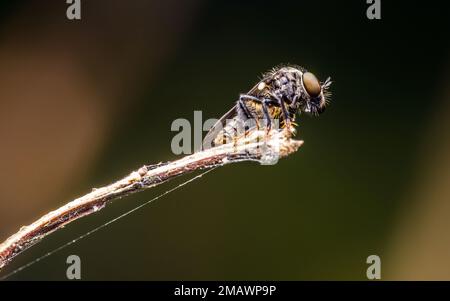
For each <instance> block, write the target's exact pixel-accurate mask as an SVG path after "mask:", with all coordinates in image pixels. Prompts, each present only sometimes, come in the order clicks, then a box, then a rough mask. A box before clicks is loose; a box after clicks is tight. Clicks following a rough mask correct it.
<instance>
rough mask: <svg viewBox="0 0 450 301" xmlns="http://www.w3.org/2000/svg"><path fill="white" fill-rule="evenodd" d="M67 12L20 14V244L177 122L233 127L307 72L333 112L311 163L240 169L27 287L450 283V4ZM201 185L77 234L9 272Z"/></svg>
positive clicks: (10, 177) (13, 13)
mask: <svg viewBox="0 0 450 301" xmlns="http://www.w3.org/2000/svg"><path fill="white" fill-rule="evenodd" d="M393 2H394V1H386V0H384V1H383V0H382V4H381V9H382V19H381V20H368V19H367V17H366V9H367V7H368V5H367V4H366V2H365V1H364V0H358V1H356V0H355V1H346V2H345V4H344V2H342V1H341V2H338V1H196V0H192V1H175V0H169V1H164V3H160V2H159V1H154V2H151V1H87V0H82V19H81V21H69V20H67V19H66V16H65V10H66V7H67V4H65V1H62V0H61V1H59V0H58V1H55V0H53V1H18V2H16V3H14V4H7V3H3V2H2V4H1V5H0V9H1V12H0V18H1V19H0V20H1V21H0V143H1V145H0V166H2V168H1V171H0V177H1V178H0V240H3V239H6V238H7V237H8V236H9V235H10V234H12V233H13V232H15V231H16V230H17V229H18V228H19V227H20V226H21V225H24V224H29V223H31V222H32V221H33V220H35V219H36V218H37V217H39V216H41V215H42V214H44V213H45V212H47V211H49V210H51V209H54V208H57V207H58V206H60V205H62V204H64V203H65V202H67V201H69V200H71V199H73V198H75V197H76V196H79V195H82V194H84V193H86V192H88V191H89V190H90V189H91V188H92V187H99V186H102V185H104V184H107V183H109V182H111V181H113V180H115V179H118V178H120V177H122V176H124V175H126V174H127V173H128V172H130V171H131V170H133V169H136V168H138V167H139V166H141V165H142V164H150V163H157V162H160V161H167V160H173V159H175V158H176V156H175V155H173V154H172V152H171V149H170V141H171V139H172V137H173V136H174V134H175V133H173V132H171V131H170V125H171V123H172V121H173V120H174V119H176V118H187V119H189V120H193V111H194V110H202V111H203V116H204V118H205V119H206V118H218V117H220V116H221V115H222V114H223V113H225V112H226V111H227V110H228V109H229V108H230V107H231V106H232V105H233V102H234V101H235V100H236V99H237V96H238V94H239V93H242V92H246V91H247V90H249V89H250V88H251V87H252V86H253V85H254V84H255V83H256V82H257V81H258V78H259V76H260V75H261V73H263V72H265V71H267V70H268V69H270V68H272V67H273V66H276V65H279V64H280V63H294V64H298V65H301V66H303V67H305V68H307V69H309V70H310V71H312V72H314V73H315V74H316V75H317V76H318V77H319V78H320V79H322V80H324V79H325V78H326V77H327V76H331V77H332V79H333V81H334V83H333V85H332V87H331V91H332V93H333V97H332V100H331V104H330V106H329V107H328V109H327V111H326V112H325V113H324V114H323V115H321V116H320V117H318V118H311V117H307V116H302V117H301V118H300V120H299V123H300V126H299V136H300V137H301V139H303V140H305V144H304V146H303V147H302V148H301V149H300V151H299V152H298V153H296V154H295V155H293V156H290V157H289V158H287V159H284V160H282V161H280V162H279V163H278V164H277V165H275V166H259V165H257V164H254V163H253V164H251V163H242V164H238V165H231V166H226V167H223V168H219V169H217V170H216V171H214V172H212V173H210V174H208V175H207V176H205V177H203V178H202V179H201V180H198V181H195V182H194V183H192V184H189V185H188V186H186V187H184V188H182V189H180V190H177V191H176V192H173V193H171V194H169V195H168V196H166V197H164V198H163V199H160V200H158V201H157V202H156V203H153V204H152V205H150V206H147V207H145V208H144V209H142V210H140V211H138V212H136V213H134V214H132V215H130V216H128V217H126V218H124V219H122V220H120V221H119V222H117V223H114V224H112V225H111V226H108V227H107V228H105V229H103V230H101V231H99V232H97V233H95V234H93V235H92V236H90V237H88V238H86V239H83V240H81V241H79V242H78V243H76V244H75V245H72V246H69V247H68V248H66V249H64V250H63V251H61V252H59V253H57V254H54V255H52V256H50V257H49V258H47V259H45V260H43V261H41V262H39V263H37V264H35V265H33V266H32V267H30V268H28V269H26V270H24V271H22V272H20V273H18V274H16V275H15V276H14V277H12V278H11V279H15V280H26V279H33V280H38V279H39V280H42V279H43V280H49V279H56V280H64V279H65V270H66V267H67V265H66V264H65V259H66V258H67V256H68V255H70V254H76V255H79V256H80V257H81V261H82V279H84V280H113V279H114V280H120V279H125V280H128V279H130V280H184V279H186V280H212V279H220V280H310V279H314V280H324V279H326V280H332V279H337V280H344V279H352V280H354V279H356V280H359V279H361V280H363V279H366V268H367V264H366V258H367V257H368V256H369V255H371V254H377V255H379V256H380V257H381V260H382V277H383V279H402V280H403V279H450V258H448V255H447V254H448V251H450V238H449V237H450V236H449V235H448V234H449V230H450V222H449V221H447V220H448V218H447V215H448V212H450V211H449V210H450V208H449V207H450V205H449V204H448V200H449V199H450V191H449V188H448V183H449V181H450V174H449V172H448V170H450V156H449V155H448V154H449V150H450V141H449V135H448V129H450V124H449V120H450V106H449V104H448V101H449V100H450V99H449V98H450V90H449V85H448V84H449V77H450V74H449V67H450V66H449V38H448V37H449V28H450V27H449V25H450V24H449V23H450V22H449V12H448V9H447V8H446V7H443V6H441V4H440V3H443V2H438V1H426V2H424V1H421V2H417V3H414V2H410V1H395V4H394V3H393ZM186 179H187V178H183V179H177V180H176V181H174V182H171V183H168V184H165V185H163V186H161V187H157V188H155V189H151V190H148V191H146V192H144V193H139V194H137V195H133V196H130V197H127V198H124V199H121V200H119V201H116V202H114V203H112V204H111V205H110V206H107V208H106V209H105V210H102V211H101V212H100V213H98V214H95V215H93V216H90V217H87V218H84V219H82V220H79V221H77V222H76V223H74V224H71V225H69V226H68V227H66V228H65V229H64V230H62V231H58V232H57V233H55V234H53V235H51V236H50V237H48V238H46V239H45V240H44V241H43V242H41V243H40V244H38V245H36V246H35V247H33V248H32V249H30V250H28V251H27V252H26V253H24V254H23V255H21V256H20V257H18V258H17V259H16V260H15V261H14V262H13V263H12V264H11V265H10V266H8V268H7V269H5V272H7V271H12V270H13V269H15V268H17V267H19V266H21V265H22V264H25V263H27V262H29V261H30V260H33V259H35V258H37V257H39V256H41V255H43V254H44V253H45V252H48V251H49V250H52V249H53V248H56V247H58V246H60V245H62V244H64V243H66V242H67V241H70V240H72V239H74V238H76V237H77V236H79V235H81V234H83V233H84V232H86V231H89V230H91V229H93V228H95V227H96V226H98V225H101V224H102V223H104V222H106V221H108V220H110V219H112V218H114V217H115V216H118V215H120V214H121V213H123V212H125V211H127V210H129V209H131V208H133V207H135V206H137V205H138V204H141V203H143V202H145V201H146V200H149V199H151V198H152V197H154V196H156V195H158V194H159V193H161V192H164V191H166V190H167V189H169V188H170V187H173V186H174V185H176V183H181V181H183V180H186Z"/></svg>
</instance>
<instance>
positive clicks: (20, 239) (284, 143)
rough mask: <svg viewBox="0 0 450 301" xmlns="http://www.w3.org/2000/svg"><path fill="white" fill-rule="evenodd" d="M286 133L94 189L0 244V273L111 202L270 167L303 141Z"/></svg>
mask: <svg viewBox="0 0 450 301" xmlns="http://www.w3.org/2000/svg"><path fill="white" fill-rule="evenodd" d="M290 133H291V132H290V131H288V130H282V131H278V130H272V131H270V132H269V133H267V132H265V131H255V132H254V133H252V134H251V135H250V136H248V137H245V138H244V139H241V141H239V143H229V144H225V145H221V146H218V147H214V148H211V149H208V150H204V151H200V152H197V153H195V154H193V155H189V156H186V157H183V158H181V159H179V160H176V161H173V162H168V163H163V164H157V165H154V166H143V167H141V168H140V169H139V170H137V171H133V172H132V173H130V174H129V175H128V176H126V177H125V178H123V179H121V180H119V181H117V182H115V183H112V184H110V185H108V186H105V187H102V188H98V189H94V190H93V191H91V192H90V193H88V194H86V195H84V196H82V197H79V198H77V199H75V200H73V201H71V202H69V203H67V204H65V205H63V206H62V207H60V208H58V209H56V210H55V211H51V212H49V213H47V214H45V215H44V216H42V217H41V218H40V219H38V220H37V221H35V222H34V223H32V224H30V225H28V226H24V227H22V228H20V230H19V231H18V232H17V233H15V234H13V235H12V236H10V237H9V238H8V239H6V240H5V241H4V242H3V243H2V244H0V270H1V269H2V268H3V267H5V266H6V265H7V264H8V263H9V262H11V260H12V259H13V258H14V257H16V256H17V255H19V254H20V253H22V252H23V251H24V250H26V249H28V248H29V247H31V246H32V245H34V244H36V243H38V242H39V241H41V240H42V239H43V238H44V237H45V236H47V235H48V234H50V233H52V232H54V231H56V230H58V229H61V228H62V227H63V226H65V225H67V224H69V223H71V222H73V221H75V220H77V219H79V218H81V217H83V216H86V215H89V214H91V213H94V212H96V211H99V210H100V209H102V208H104V207H105V205H106V204H107V203H108V202H109V201H111V200H114V199H117V198H121V197H123V196H125V195H128V194H131V193H135V192H139V191H142V190H144V189H147V188H151V187H154V186H156V185H158V184H161V183H163V182H166V181H168V180H171V179H173V178H174V177H177V176H179V175H184V174H187V173H190V172H193V171H196V170H199V169H205V168H211V167H214V166H220V165H225V164H228V163H234V162H240V161H259V162H260V163H262V164H272V163H276V162H275V161H276V160H277V159H278V158H281V157H285V156H287V155H289V154H291V153H293V152H295V151H297V149H298V148H299V147H300V146H301V145H302V143H303V141H298V140H293V139H291V135H290Z"/></svg>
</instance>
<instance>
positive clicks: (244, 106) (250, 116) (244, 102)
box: [238, 94, 261, 136]
mask: <svg viewBox="0 0 450 301" xmlns="http://www.w3.org/2000/svg"><path fill="white" fill-rule="evenodd" d="M248 101H255V102H257V103H261V100H260V99H259V98H257V97H255V96H251V95H247V94H241V95H239V100H238V103H239V107H240V108H241V109H242V111H243V112H244V114H245V115H246V117H247V118H248V119H250V120H251V121H252V122H255V126H256V128H257V129H259V124H258V121H257V120H256V117H255V115H254V114H253V113H252V112H251V111H250V110H249V108H248V107H247V102H248ZM246 122H248V120H247V121H246ZM249 129H250V127H249V126H248V124H246V125H245V128H244V136H245V135H246V133H247V131H248V130H249Z"/></svg>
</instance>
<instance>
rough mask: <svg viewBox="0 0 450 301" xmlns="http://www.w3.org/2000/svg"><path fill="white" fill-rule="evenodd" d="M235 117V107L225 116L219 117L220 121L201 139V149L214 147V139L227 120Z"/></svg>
mask: <svg viewBox="0 0 450 301" xmlns="http://www.w3.org/2000/svg"><path fill="white" fill-rule="evenodd" d="M236 115H237V105H235V106H234V107H232V108H231V109H230V110H229V111H228V112H227V113H225V115H223V116H222V117H220V119H219V120H218V121H217V122H216V123H215V124H214V125H213V126H212V127H211V129H210V130H209V132H208V133H207V134H206V136H205V138H204V139H203V144H202V149H206V148H210V147H211V146H214V139H215V138H216V137H217V135H218V134H219V133H220V132H221V131H222V130H223V128H224V127H225V124H226V122H227V119H233V118H234V117H236Z"/></svg>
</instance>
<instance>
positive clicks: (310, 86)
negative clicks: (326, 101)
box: [303, 72, 321, 97]
mask: <svg viewBox="0 0 450 301" xmlns="http://www.w3.org/2000/svg"><path fill="white" fill-rule="evenodd" d="M303 86H304V87H305V89H306V92H307V93H308V94H309V96H311V97H316V96H319V94H320V90H321V88H320V84H319V80H318V79H317V77H316V76H315V75H314V74H312V73H311V72H305V73H303Z"/></svg>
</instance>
